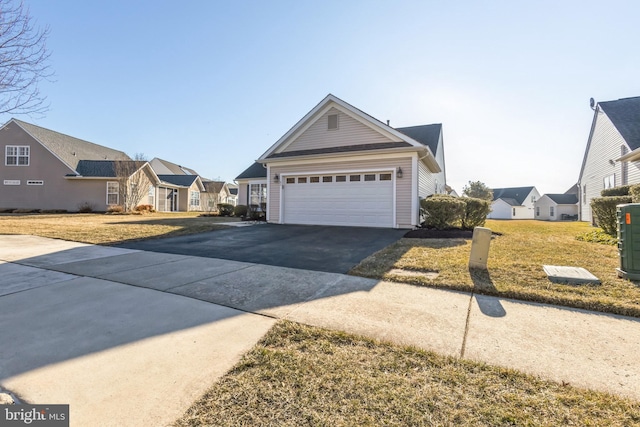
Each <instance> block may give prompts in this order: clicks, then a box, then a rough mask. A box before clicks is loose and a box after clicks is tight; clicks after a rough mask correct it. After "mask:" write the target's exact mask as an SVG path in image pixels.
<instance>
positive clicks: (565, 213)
mask: <svg viewBox="0 0 640 427" xmlns="http://www.w3.org/2000/svg"><path fill="white" fill-rule="evenodd" d="M535 210H536V219H540V220H546V221H568V220H572V221H574V220H577V219H578V195H577V194H545V195H543V196H542V197H540V198H539V199H538V200H536V203H535Z"/></svg>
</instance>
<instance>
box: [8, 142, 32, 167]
mask: <svg viewBox="0 0 640 427" xmlns="http://www.w3.org/2000/svg"><path fill="white" fill-rule="evenodd" d="M29 152H30V149H29V146H28V145H7V146H6V147H5V149H4V154H5V156H4V164H5V165H6V166H29Z"/></svg>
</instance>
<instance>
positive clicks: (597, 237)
mask: <svg viewBox="0 0 640 427" xmlns="http://www.w3.org/2000/svg"><path fill="white" fill-rule="evenodd" d="M576 240H579V241H581V242H591V243H600V244H601V245H615V244H617V243H618V239H617V238H616V237H613V236H611V235H609V234H607V233H605V232H604V231H603V230H602V229H601V228H596V229H595V230H590V231H587V232H585V233H581V234H578V235H577V236H576Z"/></svg>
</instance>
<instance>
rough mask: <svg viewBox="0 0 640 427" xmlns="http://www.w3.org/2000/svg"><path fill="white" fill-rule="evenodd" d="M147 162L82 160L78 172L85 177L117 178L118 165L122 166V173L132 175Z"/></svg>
mask: <svg viewBox="0 0 640 427" xmlns="http://www.w3.org/2000/svg"><path fill="white" fill-rule="evenodd" d="M144 163H145V162H141V161H135V160H125V161H120V160H115V161H114V160H80V161H79V162H78V167H77V168H76V172H78V173H79V174H80V175H81V176H84V177H104V178H115V177H117V176H118V173H119V172H118V166H117V165H118V164H122V165H123V167H122V168H121V169H120V170H121V171H128V172H129V173H128V174H127V175H129V174H130V173H133V172H135V171H136V170H138V169H140V168H141V167H142V165H144Z"/></svg>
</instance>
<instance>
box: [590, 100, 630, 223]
mask: <svg viewBox="0 0 640 427" xmlns="http://www.w3.org/2000/svg"><path fill="white" fill-rule="evenodd" d="M593 104H595V103H593ZM592 107H593V108H594V114H593V121H592V123H591V132H590V133H589V139H588V141H587V148H586V150H585V153H584V157H583V159H582V168H581V169H580V177H579V179H578V185H579V187H580V193H579V215H580V220H581V221H589V222H591V221H592V216H591V205H590V203H591V199H593V198H594V197H600V192H601V191H602V190H603V189H605V188H612V187H619V186H621V185H628V184H638V183H640V162H639V160H640V97H634V98H623V99H618V100H617V101H606V102H599V103H597V104H595V105H592Z"/></svg>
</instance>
